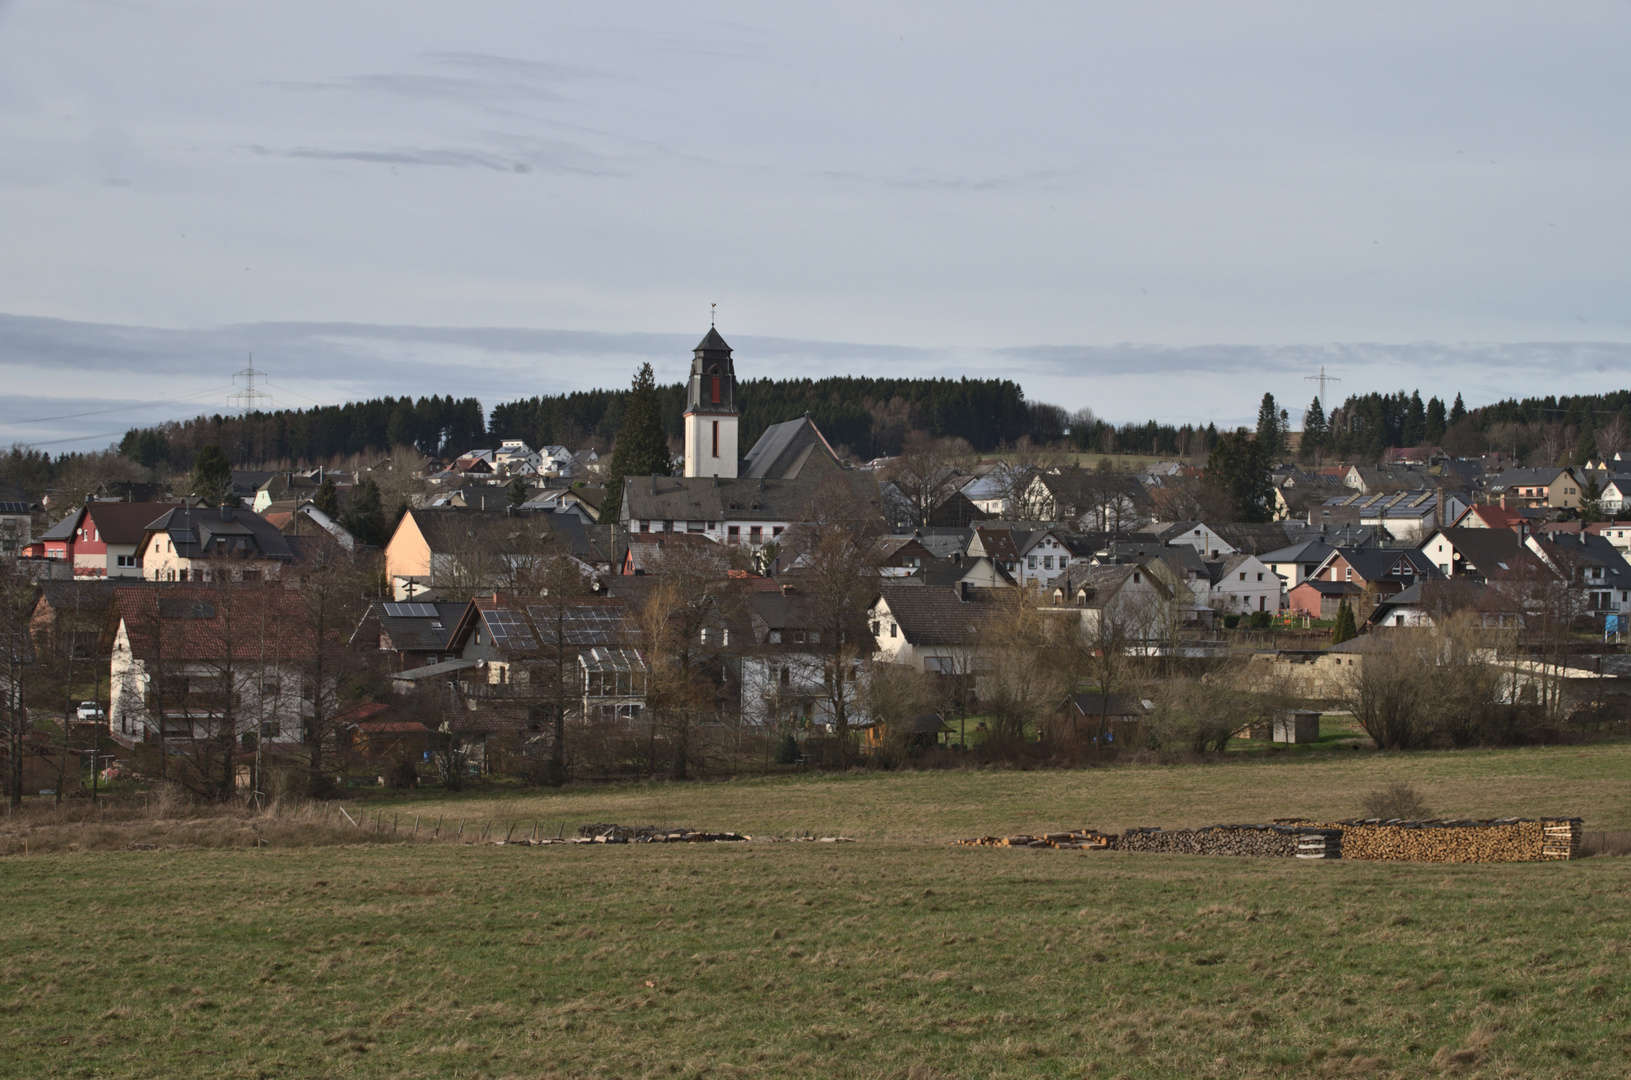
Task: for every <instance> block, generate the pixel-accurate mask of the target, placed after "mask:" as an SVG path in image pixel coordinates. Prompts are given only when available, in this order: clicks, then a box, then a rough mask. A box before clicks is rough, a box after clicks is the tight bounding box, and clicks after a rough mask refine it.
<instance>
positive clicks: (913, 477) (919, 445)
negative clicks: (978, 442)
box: [881, 431, 978, 526]
mask: <svg viewBox="0 0 1631 1080" xmlns="http://www.w3.org/2000/svg"><path fill="white" fill-rule="evenodd" d="M977 460H978V458H977V456H976V455H975V453H974V450H973V448H971V447H970V446H969V445H968V442H967V441H966V440H964V439H959V438H944V439H937V438H935V437H933V436H930V435H925V434H924V433H923V432H921V431H914V432H912V433H910V434H909V435H907V436H906V445H905V448H904V449H903V450H902V451H901V453H900V456H898V457H897V458H895V460H894V461H892V462H890V463H889V466H888V468H886V469H885V470H884V471H883V475H882V477H881V479H883V480H885V481H888V482H889V483H892V484H893V485H894V488H895V491H896V492H897V493H898V495H897V500H896V501H897V502H898V503H899V506H898V508H897V511H898V514H899V521H900V522H901V523H910V524H911V525H914V526H922V525H927V524H929V519H930V516H931V515H932V514H933V513H934V508H935V507H936V506H938V505H940V502H941V500H942V499H944V498H945V497H946V496H947V495H950V494H951V493H952V492H953V491H955V490H956V487H955V481H956V480H958V479H959V478H961V477H964V476H967V475H968V474H969V473H970V472H972V471H973V469H974V466H975V464H976V462H977Z"/></svg>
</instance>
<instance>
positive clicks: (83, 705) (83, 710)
mask: <svg viewBox="0 0 1631 1080" xmlns="http://www.w3.org/2000/svg"><path fill="white" fill-rule="evenodd" d="M78 718H79V719H81V720H106V719H107V716H105V715H104V714H103V712H102V706H100V705H98V704H97V703H96V702H94V701H81V702H80V703H79V714H78Z"/></svg>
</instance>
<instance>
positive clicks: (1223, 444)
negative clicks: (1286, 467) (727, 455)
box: [1206, 428, 1274, 522]
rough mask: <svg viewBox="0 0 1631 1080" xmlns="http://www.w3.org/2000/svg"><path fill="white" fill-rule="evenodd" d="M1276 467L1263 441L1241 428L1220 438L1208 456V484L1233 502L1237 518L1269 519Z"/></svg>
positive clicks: (1271, 513) (1271, 509)
mask: <svg viewBox="0 0 1631 1080" xmlns="http://www.w3.org/2000/svg"><path fill="white" fill-rule="evenodd" d="M1272 470H1273V459H1272V458H1271V457H1269V456H1268V455H1267V454H1265V453H1263V444H1262V443H1261V442H1260V441H1258V440H1257V439H1254V438H1252V435H1251V432H1249V431H1247V430H1246V429H1245V428H1239V429H1237V430H1236V431H1234V432H1232V433H1231V434H1228V435H1221V436H1219V437H1218V441H1217V445H1215V446H1213V447H1212V453H1211V454H1210V455H1208V457H1207V459H1206V483H1207V484H1209V485H1210V486H1211V487H1212V488H1214V489H1215V490H1216V491H1218V492H1219V493H1220V494H1222V495H1223V496H1224V497H1225V498H1226V499H1227V500H1228V501H1229V505H1230V507H1231V509H1232V510H1233V513H1234V520H1235V521H1254V522H1261V521H1268V520H1269V519H1270V518H1271V517H1272V516H1273V510H1274V480H1273V477H1272V476H1271V472H1272Z"/></svg>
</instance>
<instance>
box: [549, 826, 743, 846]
mask: <svg viewBox="0 0 1631 1080" xmlns="http://www.w3.org/2000/svg"><path fill="white" fill-rule="evenodd" d="M751 839H753V837H751V836H744V835H743V834H741V833H734V832H706V831H703V830H701V829H686V828H677V827H674V826H671V825H638V826H628V825H604V824H601V825H583V826H580V827H579V828H578V835H577V839H576V843H580V844H706V843H713V844H717V843H728V842H731V841H736V840H751Z"/></svg>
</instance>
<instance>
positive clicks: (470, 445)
mask: <svg viewBox="0 0 1631 1080" xmlns="http://www.w3.org/2000/svg"><path fill="white" fill-rule="evenodd" d="M657 392H658V397H659V400H660V405H661V414H662V423H663V428H664V430H665V431H666V432H667V433H668V434H669V435H670V436H671V437H672V438H675V439H677V438H678V437H679V435H680V433H681V430H682V425H683V421H682V418H681V414H682V412H683V410H684V407H685V390H684V386H683V385H682V384H678V383H674V384H670V385H668V386H659V387H658V388H657ZM628 394H629V392H628V390H626V389H618V390H588V391H574V392H572V393H565V394H553V395H546V396H539V397H532V398H526V399H522V400H518V401H510V402H504V403H501V404H499V405H496V406H494V407H493V409H492V410H491V412H490V413H489V412H487V411H485V410H484V409H483V407H482V404H481V402H480V401H478V400H477V399H475V398H469V397H466V398H456V397H453V396H452V395H448V396H445V397H444V396H439V395H437V396H431V397H422V398H410V397H400V398H397V397H382V398H373V399H370V400H368V401H354V402H347V403H346V404H344V405H323V406H316V407H313V408H307V409H280V410H277V411H275V412H265V413H253V414H251V415H248V416H236V415H221V414H217V415H213V416H199V417H195V418H193V419H190V420H184V421H172V422H170V423H166V424H161V425H157V426H155V427H148V428H132V429H131V430H130V431H129V432H127V433H126V434H125V436H124V438H123V439H122V440H121V442H120V443H119V445H118V448H117V450H118V454H119V456H120V457H121V458H123V459H125V460H126V461H129V462H131V463H133V464H135V465H138V466H142V467H145V468H148V469H152V470H153V471H155V472H157V473H172V474H173V473H175V472H182V471H186V470H187V469H189V468H190V467H191V465H192V461H193V458H194V457H195V456H196V455H197V453H198V451H199V450H201V449H203V448H204V447H205V446H210V445H217V446H220V447H221V448H222V449H223V450H224V451H225V452H226V454H227V456H228V457H229V458H230V459H231V461H232V462H233V463H234V464H235V465H237V466H238V467H240V468H254V467H297V466H312V465H319V464H328V463H331V462H333V461H335V460H337V459H341V458H349V457H354V456H356V455H369V454H385V453H388V452H390V451H391V450H392V449H393V448H395V447H411V448H413V449H414V450H417V451H418V452H419V453H421V454H424V455H426V456H428V457H439V458H444V459H446V458H448V457H451V456H453V455H456V454H460V453H463V452H465V451H468V450H471V449H476V448H481V447H484V446H496V445H497V444H498V442H499V441H500V440H502V439H522V440H525V441H526V442H527V443H528V444H529V445H531V446H533V447H541V446H547V445H557V444H558V445H564V446H567V447H569V448H571V449H573V450H577V449H581V448H583V447H585V446H590V447H594V448H596V449H598V450H601V451H605V450H606V449H607V448H609V447H610V445H611V442H612V440H613V438H614V437H615V435H616V433H617V430H618V428H619V427H620V426H621V424H622V421H623V415H624V411H625V409H626V407H627V401H628ZM737 399H738V402H739V404H740V406H741V408H742V433H741V434H742V442H741V445H742V447H743V449H744V450H745V449H746V448H748V447H750V446H752V445H753V441H754V440H755V439H757V438H758V437H759V435H760V434H761V433H762V432H763V431H764V429H765V428H766V427H768V426H769V425H771V424H774V423H779V422H781V421H784V420H792V419H796V418H797V417H800V416H802V415H804V414H805V413H806V412H808V413H809V414H810V415H811V416H812V417H813V418H814V420H815V421H816V423H817V424H818V425H820V427H821V430H822V431H823V432H824V433H825V434H826V435H827V437H828V439H829V440H830V441H831V442H832V443H833V445H834V447H836V448H838V449H839V450H840V451H841V452H844V453H846V454H848V455H850V456H851V457H852V458H854V459H855V460H859V461H866V460H869V459H871V458H874V457H881V456H886V455H890V454H894V453H898V452H899V451H900V448H901V445H902V443H903V442H904V440H905V437H906V435H907V433H908V432H911V431H921V432H925V433H927V434H929V435H934V436H959V437H961V438H964V439H966V440H968V442H969V443H970V444H971V445H972V447H973V448H974V449H975V450H977V451H981V452H986V453H989V452H993V451H996V450H1000V449H1002V448H1005V447H1011V446H1014V445H1017V444H1019V443H1021V442H1022V441H1025V440H1029V441H1030V442H1031V443H1033V444H1038V445H1046V446H1055V447H1059V448H1061V449H1072V450H1076V451H1081V452H1087V453H1103V454H1117V453H1120V454H1138V455H1150V456H1160V457H1180V458H1188V459H1197V458H1204V457H1205V456H1206V455H1207V454H1209V453H1210V452H1211V451H1212V449H1213V448H1214V447H1215V446H1216V445H1217V442H1218V434H1219V433H1218V429H1217V427H1216V426H1215V425H1207V426H1205V427H1197V426H1194V425H1187V424H1186V425H1183V426H1177V425H1173V424H1164V423H1160V422H1158V421H1155V420H1150V421H1146V422H1144V423H1124V424H1115V423H1112V422H1110V421H1107V420H1104V419H1102V418H1099V417H1097V416H1095V415H1094V414H1093V412H1092V411H1091V410H1090V409H1085V408H1084V409H1078V410H1076V411H1074V412H1071V411H1067V410H1066V409H1064V408H1061V407H1060V406H1057V405H1052V404H1048V403H1045V402H1037V401H1030V400H1028V399H1027V398H1026V397H1025V393H1024V391H1023V389H1022V388H1021V387H1020V386H1019V384H1018V383H1016V382H1014V381H1012V380H1010V379H967V378H965V379H880V378H863V377H854V376H838V377H830V378H824V379H752V380H744V381H743V382H741V383H740V384H739V385H738V389H737ZM1270 405H1272V407H1273V409H1274V411H1275V413H1276V422H1277V423H1278V425H1279V430H1281V431H1295V430H1299V429H1300V430H1301V431H1302V437H1301V441H1300V445H1299V453H1298V456H1299V457H1300V458H1301V460H1303V461H1304V462H1309V463H1312V462H1318V461H1349V462H1360V463H1367V462H1375V461H1376V460H1378V459H1379V458H1380V457H1381V456H1382V454H1383V453H1384V452H1385V451H1386V450H1387V449H1388V448H1389V447H1405V446H1420V445H1433V446H1443V447H1444V448H1445V449H1446V450H1448V451H1449V452H1450V453H1452V454H1456V455H1462V456H1476V455H1478V454H1481V453H1485V452H1488V451H1492V450H1494V451H1501V452H1504V453H1508V454H1511V455H1513V457H1514V458H1515V459H1516V460H1519V461H1522V462H1525V463H1529V464H1547V463H1557V464H1562V463H1568V462H1579V461H1585V460H1586V459H1587V458H1590V457H1593V456H1603V457H1612V456H1613V455H1614V453H1616V452H1619V451H1624V450H1631V438H1628V433H1631V391H1628V390H1617V391H1612V392H1607V393H1602V394H1582V395H1575V396H1561V397H1558V396H1548V397H1536V398H1522V399H1517V398H1513V399H1507V400H1502V401H1497V402H1494V403H1492V404H1487V405H1482V406H1477V407H1472V408H1468V407H1466V406H1465V405H1464V404H1463V402H1462V398H1461V395H1459V394H1457V395H1455V396H1454V398H1453V399H1452V400H1451V401H1450V402H1448V403H1446V402H1445V401H1444V400H1442V399H1440V398H1437V397H1431V398H1428V399H1426V400H1425V401H1424V400H1423V399H1422V396H1421V394H1420V393H1419V392H1414V391H1412V392H1410V393H1406V392H1405V391H1403V390H1400V391H1398V392H1396V393H1368V394H1355V395H1350V396H1349V397H1348V398H1347V399H1346V400H1344V401H1343V402H1342V403H1341V404H1340V405H1336V406H1334V407H1332V408H1331V409H1330V412H1329V414H1327V413H1326V412H1325V410H1324V409H1323V408H1322V407H1321V406H1320V404H1319V402H1318V400H1317V399H1316V400H1315V401H1314V402H1312V403H1310V406H1309V407H1307V408H1305V409H1303V410H1301V411H1300V412H1293V411H1292V410H1291V409H1289V408H1285V407H1283V406H1284V403H1279V404H1275V403H1273V400H1272V397H1269V398H1267V404H1266V405H1265V407H1266V408H1267V407H1269V406H1270ZM1264 423H1265V421H1264V419H1263V416H1261V415H1260V417H1259V422H1258V430H1259V431H1261V430H1264ZM81 456H84V455H78V454H63V455H58V457H57V458H56V459H53V458H52V457H51V456H50V455H48V454H45V453H44V452H43V451H38V450H33V449H31V448H28V447H18V448H14V449H13V451H12V452H11V453H10V454H9V456H7V457H6V459H5V460H4V461H0V477H8V478H15V479H19V480H22V479H25V478H26V479H27V481H28V482H29V483H31V484H34V485H36V486H37V485H38V484H40V483H43V482H48V478H49V476H50V475H52V474H54V473H55V472H57V471H58V469H59V467H60V466H62V465H64V464H66V465H71V464H72V463H73V462H74V461H75V460H76V459H77V458H79V457H81Z"/></svg>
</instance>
